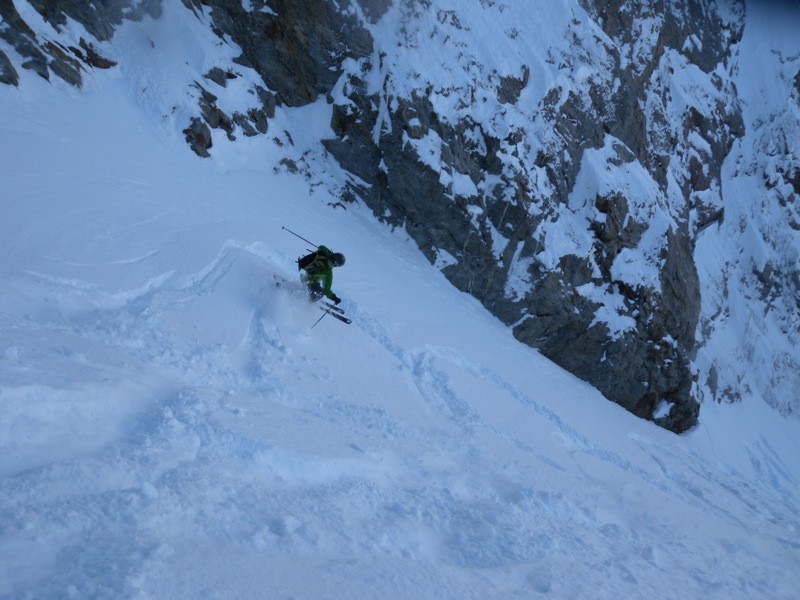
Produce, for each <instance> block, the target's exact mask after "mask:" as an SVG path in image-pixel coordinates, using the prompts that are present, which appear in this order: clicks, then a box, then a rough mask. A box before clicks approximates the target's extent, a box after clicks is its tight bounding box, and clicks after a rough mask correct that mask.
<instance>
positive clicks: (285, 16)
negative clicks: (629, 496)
mask: <svg viewBox="0 0 800 600" xmlns="http://www.w3.org/2000/svg"><path fill="white" fill-rule="evenodd" d="M20 4H21V3H17V6H19V5H20ZM28 4H29V5H30V7H32V8H33V9H35V11H36V12H35V15H38V16H39V17H40V18H42V19H44V21H46V22H47V23H49V24H50V26H51V27H53V28H54V30H53V31H54V32H56V33H55V34H54V35H52V36H50V39H45V38H43V37H42V36H41V35H37V34H36V33H34V31H33V30H32V29H31V27H30V26H29V24H28V23H27V21H26V18H25V15H20V14H19V13H18V10H17V8H16V7H15V5H14V3H12V2H10V1H9V0H0V17H2V19H3V23H2V25H0V39H1V40H4V41H5V43H6V46H4V47H0V81H2V82H3V83H6V84H10V85H18V80H19V75H18V72H17V67H15V65H18V67H19V68H23V69H31V70H33V71H35V72H36V73H38V74H39V75H41V76H42V77H45V78H48V77H50V75H51V74H54V75H56V76H58V77H60V78H62V79H64V80H65V81H67V82H69V83H71V84H73V85H81V81H82V77H81V74H82V73H83V72H85V71H86V70H88V69H98V68H111V67H113V66H114V64H115V60H112V59H109V58H104V55H103V51H102V48H103V47H104V46H103V42H106V41H107V40H109V39H111V38H112V37H113V34H114V30H115V28H116V27H118V26H119V25H120V23H121V22H122V21H123V19H128V20H132V21H139V20H142V19H158V18H159V16H160V14H161V11H162V9H163V8H164V7H163V6H162V3H161V2H159V1H157V0H150V1H140V2H137V1H134V0H116V1H111V2H104V3H102V5H98V6H95V5H94V3H92V7H91V8H90V7H88V6H86V3H82V2H74V1H69V0H59V1H46V0H33V1H31V2H29V3H28ZM165 4H166V3H165ZM25 6H28V5H27V4H26V5H25ZM182 10H186V11H190V12H191V13H193V14H194V15H195V17H196V18H197V19H199V20H201V21H202V22H203V23H204V24H206V25H207V26H208V27H209V28H211V30H212V31H213V32H214V33H215V34H216V36H217V38H218V39H219V41H220V44H222V45H225V46H226V47H228V48H230V49H233V54H234V58H233V59H232V60H231V61H230V63H229V64H227V65H222V66H220V65H217V66H215V67H213V68H211V69H209V70H208V71H206V72H204V73H202V77H199V78H198V79H197V80H196V81H195V82H194V83H193V84H192V86H193V89H192V90H191V93H190V94H189V97H190V98H192V102H193V111H192V114H191V115H190V116H188V117H187V118H186V120H185V122H183V123H182V124H181V131H182V134H183V135H185V138H186V140H187V142H188V144H189V145H190V147H191V148H192V149H193V150H194V151H195V152H196V153H197V154H199V155H201V156H213V144H214V141H215V139H216V140H219V139H220V136H224V137H225V138H226V139H235V138H236V137H237V136H239V135H246V136H252V135H259V134H267V133H268V131H269V124H270V120H271V119H272V118H273V117H274V115H275V110H276V107H296V106H302V105H304V104H308V103H311V102H315V101H317V100H318V99H319V98H324V99H325V101H326V102H327V103H328V104H329V105H330V106H331V109H332V116H331V129H332V131H333V137H329V138H328V139H325V140H323V144H324V147H325V149H326V150H327V152H328V153H329V155H330V156H332V157H333V158H334V159H335V160H336V162H337V163H338V164H339V165H340V166H341V167H342V168H343V169H344V170H345V171H346V172H347V173H348V174H349V175H348V177H347V178H346V181H345V182H344V183H343V185H342V191H341V196H342V200H343V202H348V201H350V202H352V201H361V202H364V203H366V204H367V205H368V206H370V207H371V209H372V210H373V211H374V213H375V215H376V216H377V217H378V218H379V219H382V220H384V221H386V222H387V223H389V224H391V225H393V226H397V227H403V228H405V230H406V231H407V232H408V234H409V235H410V236H411V237H412V238H413V239H414V240H415V241H416V243H417V244H418V246H419V248H420V250H421V251H422V252H423V253H424V254H425V255H426V256H427V257H428V258H429V259H430V261H431V262H432V263H434V264H436V265H437V266H438V267H439V268H440V269H441V270H442V272H443V273H444V274H445V275H446V276H447V277H448V279H449V280H450V281H451V282H452V283H453V284H454V285H455V286H457V287H458V288H459V289H461V290H464V291H466V292H469V293H470V294H472V295H474V296H475V297H477V298H478V299H479V300H480V301H481V302H482V303H483V304H484V305H485V306H486V307H487V309H489V310H490V311H491V312H493V313H494V314H495V315H496V316H497V317H498V318H500V319H501V320H502V321H503V322H505V323H506V324H508V325H509V326H510V327H511V328H512V329H513V332H514V335H515V336H516V337H517V339H519V340H520V341H522V342H524V343H526V344H529V345H531V346H534V347H536V348H538V349H539V350H540V351H541V352H542V353H543V354H545V355H546V356H548V357H549V358H551V359H552V360H554V361H555V362H557V363H558V364H560V365H562V366H563V367H565V368H566V369H568V370H569V371H571V372H573V373H575V374H576V375H578V376H579V377H581V378H582V379H585V380H586V381H588V382H590V383H592V384H593V385H595V386H596V387H597V388H598V389H599V390H600V391H601V392H603V393H604V394H605V395H606V397H608V398H609V399H611V400H613V401H615V402H617V403H619V404H621V405H622V406H624V407H625V408H627V409H628V410H630V411H631V412H633V413H635V414H637V415H639V416H640V417H642V418H646V419H652V420H653V421H655V422H656V423H658V424H659V425H661V426H663V427H665V428H668V429H671V430H673V431H676V432H681V431H685V430H686V429H688V428H690V427H692V426H693V425H694V424H695V423H696V421H697V418H698V411H699V402H698V400H700V399H702V398H713V399H717V400H719V399H731V398H735V397H737V396H738V395H739V394H740V393H741V390H738V391H737V390H736V389H735V380H736V377H737V375H736V369H735V368H734V367H732V366H731V365H730V364H728V366H727V367H726V369H727V370H726V373H727V374H726V375H724V376H723V379H725V382H724V383H721V382H720V381H719V373H718V369H717V364H718V363H717V362H716V360H715V357H714V356H713V347H712V346H708V345H705V346H704V344H705V341H706V340H707V339H710V338H709V336H710V335H711V332H713V331H714V330H715V323H716V322H717V321H718V320H719V319H720V318H722V317H721V315H725V314H726V313H725V306H726V302H727V298H728V296H726V297H725V298H717V299H713V298H712V300H713V302H711V301H709V302H711V304H713V306H714V307H715V308H714V310H710V309H709V308H708V307H709V306H710V305H711V304H709V302H706V300H705V298H704V294H706V292H704V291H703V289H702V288H703V281H704V280H705V281H707V282H709V285H716V283H713V282H712V279H713V277H712V276H713V273H712V272H711V271H709V269H708V268H704V270H703V271H702V273H699V272H698V267H697V264H696V250H697V244H698V240H699V239H700V236H701V235H702V233H703V232H705V231H707V230H710V229H714V230H721V229H723V223H724V221H725V218H726V215H725V200H724V197H723V190H724V187H725V182H724V177H723V165H724V164H725V159H726V157H728V156H729V155H730V153H731V150H732V148H733V147H734V144H735V143H736V141H737V140H739V139H741V138H742V137H743V136H744V135H745V127H744V121H743V116H742V109H741V105H740V102H739V96H738V91H737V89H736V86H735V85H734V81H735V73H736V60H735V57H736V55H735V52H736V48H737V45H738V44H739V43H740V40H741V38H742V34H743V27H744V5H743V3H742V2H741V1H734V0H730V1H727V2H711V1H701V0H695V1H687V2H682V1H678V0H676V1H671V2H670V1H664V2H656V3H651V2H634V1H631V0H616V1H602V0H594V1H592V0H574V1H573V0H569V1H568V0H564V1H563V2H530V3H527V2H526V3H516V4H510V3H509V4H504V3H503V2H500V1H495V0H480V2H473V3H470V4H469V5H468V6H465V5H464V4H463V3H458V2H447V1H445V0H417V1H411V0H395V1H394V2H392V1H391V0H359V1H358V2H356V1H354V0H308V1H306V2H292V1H291V0H269V1H267V2H264V1H261V0H249V1H242V0H183V1H182ZM35 15H34V13H33V12H31V13H30V14H29V15H28V20H30V18H32V17H34V16H35ZM68 21H69V22H76V23H78V24H79V25H80V27H82V30H83V31H84V32H85V34H86V35H85V36H78V37H79V39H78V41H77V43H74V41H75V35H74V33H73V35H71V36H65V37H64V39H59V35H58V33H57V32H58V31H61V30H63V29H64V28H65V26H66V24H67V23H68ZM4 48H5V49H4ZM12 49H13V50H12ZM12 58H13V60H12ZM790 62H791V61H790ZM792 64H793V63H792ZM244 70H247V71H248V72H251V71H252V72H255V73H256V74H257V76H258V77H257V79H258V83H256V84H254V85H252V87H251V89H250V90H249V91H250V94H251V97H252V98H254V99H255V100H256V101H255V103H250V104H249V105H248V106H243V107H242V108H241V109H240V110H231V109H230V108H229V107H228V106H227V105H225V106H221V103H220V102H218V100H219V98H220V97H221V96H222V95H223V94H224V93H225V89H226V86H228V84H229V82H231V81H233V80H238V79H239V78H240V77H241V73H242V72H243V71H244ZM797 81H798V79H795V81H794V87H795V89H796V88H798V87H799V86H798V85H797ZM763 135H764V136H765V137H768V136H767V135H766V133H764V134H763ZM770 139H771V138H770ZM765 143H768V142H766V141H765ZM794 143H795V142H792V141H791V140H784V143H783V147H781V148H775V152H774V154H773V156H774V157H775V160H774V161H773V162H772V165H773V166H772V169H771V170H770V172H769V173H765V174H764V176H765V177H766V178H767V184H768V186H771V189H779V190H780V193H781V198H780V199H779V200H778V201H779V202H780V203H781V205H782V206H784V207H788V208H787V209H786V210H789V211H791V210H794V203H795V201H796V194H797V193H798V184H797V181H798V172H800V171H798V168H797V164H796V162H797V160H796V158H795V159H791V158H790V159H785V158H784V157H785V156H786V155H787V154H788V155H789V156H792V151H793V149H794V146H793V144H794ZM794 156H795V157H796V156H797V155H796V154H794ZM292 168H301V169H305V170H307V171H313V170H314V168H315V165H314V164H313V163H312V162H307V163H306V164H304V165H299V166H298V165H296V164H293V167H292ZM750 169H751V171H758V170H759V169H761V166H760V163H759V162H758V161H755V162H754V163H753V164H751V165H750ZM787 186H788V187H787ZM793 214H796V213H793ZM756 218H758V217H757V216H756ZM792 223H794V224H792ZM788 226H789V227H790V228H792V229H796V221H794V222H789V224H788ZM730 235H735V233H730ZM762 235H764V236H765V235H767V233H765V232H762ZM792 243H793V242H789V244H790V245H791V244H792ZM774 251H775V253H780V249H778V248H775V249H774ZM775 263H776V260H774V259H773V260H771V261H770V260H764V261H759V262H758V264H757V265H755V266H754V267H753V272H752V273H751V276H750V277H749V280H748V282H749V283H748V285H750V284H752V285H751V287H752V290H754V292H753V293H754V294H755V295H756V296H760V299H759V298H756V299H753V301H754V302H765V301H766V300H765V299H768V298H772V300H770V302H772V304H773V305H774V304H775V303H776V300H775V298H776V297H777V298H779V299H781V305H782V311H783V313H782V314H784V315H785V316H786V318H787V319H789V320H790V319H791V317H792V316H793V315H794V314H795V313H796V312H797V311H798V306H797V303H796V301H795V302H794V304H793V303H792V300H790V299H789V298H791V297H796V296H793V295H795V294H796V293H797V289H798V287H800V286H799V284H798V283H799V282H798V280H797V275H796V271H794V270H793V267H792V265H791V264H790V263H791V259H789V260H788V262H787V261H786V260H783V261H782V263H781V264H782V265H783V266H782V268H781V269H777V268H776V267H775ZM737 272H739V273H742V274H743V277H747V276H748V275H747V272H748V268H745V269H744V270H742V271H737ZM703 278H704V279H703ZM717 283H718V282H717ZM759 310H760V309H758V308H754V312H758V311H759ZM793 311H794V312H793ZM795 322H796V321H795ZM783 335H784V336H785V337H786V338H787V339H789V338H791V343H789V344H788V345H787V346H786V347H785V348H784V349H783V350H782V351H781V356H782V358H781V359H780V360H783V362H784V363H785V364H786V365H787V366H786V369H784V370H785V371H786V372H789V373H790V372H791V368H792V365H796V363H797V361H796V356H797V354H796V352H795V353H793V351H792V350H791V349H792V348H796V346H794V345H793V344H794V340H795V337H796V326H795V325H793V324H791V323H789V324H786V325H785V327H784V333H783ZM699 347H700V348H705V354H703V356H702V357H701V360H699V361H698V360H697V353H698V348H699ZM709 352H710V353H711V355H709ZM771 358H772V357H769V359H771ZM769 359H768V358H765V359H764V360H765V361H767V362H768V360H769ZM775 360H778V358H777V357H776V358H775ZM745 368H746V367H745ZM792 385H793V384H792ZM766 388H769V385H765V389H766ZM775 404H776V405H780V404H781V402H780V401H776V402H775ZM784 408H786V407H784ZM788 411H789V412H790V411H791V406H789V408H788Z"/></svg>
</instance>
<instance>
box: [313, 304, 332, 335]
mask: <svg viewBox="0 0 800 600" xmlns="http://www.w3.org/2000/svg"><path fill="white" fill-rule="evenodd" d="M329 312H331V309H330V308H329V309H328V310H326V311H325V312H324V313H322V316H321V317H320V318H319V319H317V323H319V322H320V321H322V319H324V318H325V315H327V314H328V313H329ZM317 323H314V324H313V325H312V326H311V327H309V328H308V332H309V333H311V330H312V329H314V327H316V326H317Z"/></svg>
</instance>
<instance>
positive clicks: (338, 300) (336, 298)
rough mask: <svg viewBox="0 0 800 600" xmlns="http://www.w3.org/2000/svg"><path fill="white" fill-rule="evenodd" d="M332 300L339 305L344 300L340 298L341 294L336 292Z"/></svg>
mask: <svg viewBox="0 0 800 600" xmlns="http://www.w3.org/2000/svg"><path fill="white" fill-rule="evenodd" d="M331 300H333V303H334V304H336V305H338V304H339V302H341V301H342V299H341V298H339V296H337V295H336V294H334V295H333V298H331Z"/></svg>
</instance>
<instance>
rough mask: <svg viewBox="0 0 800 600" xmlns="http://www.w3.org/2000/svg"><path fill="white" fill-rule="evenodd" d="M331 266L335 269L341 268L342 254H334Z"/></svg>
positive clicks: (342, 262)
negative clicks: (335, 267) (334, 266)
mask: <svg viewBox="0 0 800 600" xmlns="http://www.w3.org/2000/svg"><path fill="white" fill-rule="evenodd" d="M333 264H334V265H336V266H337V267H341V266H342V265H343V264H344V254H341V253H340V252H334V253H333Z"/></svg>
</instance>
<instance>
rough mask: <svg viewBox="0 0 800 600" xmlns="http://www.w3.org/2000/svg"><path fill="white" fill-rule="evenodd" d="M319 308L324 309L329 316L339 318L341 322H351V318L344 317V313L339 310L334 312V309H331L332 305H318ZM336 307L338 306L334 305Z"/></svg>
mask: <svg viewBox="0 0 800 600" xmlns="http://www.w3.org/2000/svg"><path fill="white" fill-rule="evenodd" d="M320 308H321V309H322V310H324V311H325V312H326V313H327V314H329V315H330V316H332V317H335V318H337V319H339V320H340V321H341V322H342V323H347V324H348V325H350V323H352V322H353V321H352V319H349V318H347V317H345V316H344V314H342V313H341V312H336V311H335V310H331V309H332V308H333V307H330V306H320ZM336 308H338V307H336Z"/></svg>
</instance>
